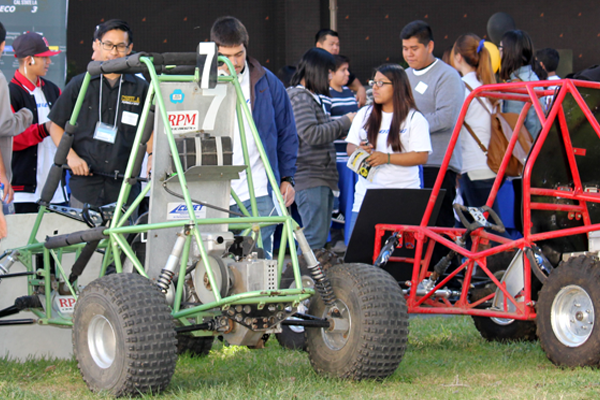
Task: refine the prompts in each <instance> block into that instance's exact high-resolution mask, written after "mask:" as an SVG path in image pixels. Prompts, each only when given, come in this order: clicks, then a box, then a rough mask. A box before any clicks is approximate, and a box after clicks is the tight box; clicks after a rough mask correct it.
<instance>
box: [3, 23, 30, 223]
mask: <svg viewBox="0 0 600 400" xmlns="http://www.w3.org/2000/svg"><path fill="white" fill-rule="evenodd" d="M5 45H6V29H5V28H4V25H2V23H1V22H0V55H2V53H4V46H5ZM32 121H33V114H32V113H31V111H30V110H28V109H26V108H23V109H21V110H19V111H18V112H16V113H14V114H13V112H12V110H11V108H10V94H9V92H8V82H7V81H6V77H5V76H4V74H3V73H2V72H1V71H0V152H1V154H2V160H3V161H4V162H3V163H0V182H2V183H4V197H3V198H2V199H1V200H2V201H3V202H5V203H10V202H12V199H13V190H12V186H11V185H10V181H11V180H12V168H11V163H12V147H13V136H16V135H17V134H19V133H21V132H23V131H24V130H25V129H26V128H27V127H29V125H31V122H32ZM12 212H14V211H12Z"/></svg>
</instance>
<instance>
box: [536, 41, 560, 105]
mask: <svg viewBox="0 0 600 400" xmlns="http://www.w3.org/2000/svg"><path fill="white" fill-rule="evenodd" d="M535 58H536V59H537V60H538V62H539V63H540V67H542V68H543V69H544V71H546V72H547V73H548V78H547V79H548V80H549V81H557V80H559V79H560V76H558V75H557V74H556V69H557V68H558V63H559V62H560V55H559V54H558V51H556V50H555V49H552V48H550V47H546V48H545V49H541V50H538V51H536V52H535ZM548 89H550V90H556V89H558V86H549V87H548ZM552 99H553V96H547V97H545V100H546V101H545V106H546V109H548V108H549V107H550V106H551V105H552Z"/></svg>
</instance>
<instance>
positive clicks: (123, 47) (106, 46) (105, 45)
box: [100, 42, 129, 53]
mask: <svg viewBox="0 0 600 400" xmlns="http://www.w3.org/2000/svg"><path fill="white" fill-rule="evenodd" d="M100 44H101V45H102V48H103V49H104V50H106V51H112V50H113V49H117V51H118V52H119V53H125V52H126V51H127V48H128V47H129V45H128V44H125V43H120V44H112V43H110V42H100Z"/></svg>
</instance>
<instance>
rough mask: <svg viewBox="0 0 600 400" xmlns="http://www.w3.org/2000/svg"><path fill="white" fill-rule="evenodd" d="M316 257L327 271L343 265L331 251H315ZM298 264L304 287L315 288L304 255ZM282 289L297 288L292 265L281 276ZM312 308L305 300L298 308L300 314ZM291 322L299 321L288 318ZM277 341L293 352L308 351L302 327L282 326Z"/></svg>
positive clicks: (307, 300)
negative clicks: (334, 266) (337, 265)
mask: <svg viewBox="0 0 600 400" xmlns="http://www.w3.org/2000/svg"><path fill="white" fill-rule="evenodd" d="M315 257H317V260H319V262H320V263H321V266H322V267H323V269H324V270H325V271H326V270H327V269H329V268H330V267H332V266H333V265H336V264H341V263H342V259H341V258H340V257H338V255H337V254H335V253H334V252H333V251H331V250H327V249H319V250H316V251H315ZM298 264H299V266H300V275H301V276H302V287H305V288H311V289H312V288H314V287H315V281H314V280H313V278H312V277H311V275H310V271H309V270H308V267H307V265H306V261H305V260H304V255H302V254H301V255H300V256H298ZM280 286H281V288H282V289H289V288H295V287H296V281H295V280H294V269H293V268H292V265H291V263H290V264H288V266H287V268H286V270H285V271H284V273H283V274H282V276H281V285H280ZM309 306H310V299H306V300H304V301H303V302H302V303H300V305H299V306H298V312H299V313H302V314H306V313H308V307H309ZM288 319H290V320H294V319H298V318H295V317H291V318H288ZM276 337H277V341H278V342H279V344H280V345H281V346H282V347H285V348H286V349H291V350H303V351H306V338H305V334H304V327H303V326H300V325H282V326H281V332H280V333H278V334H276Z"/></svg>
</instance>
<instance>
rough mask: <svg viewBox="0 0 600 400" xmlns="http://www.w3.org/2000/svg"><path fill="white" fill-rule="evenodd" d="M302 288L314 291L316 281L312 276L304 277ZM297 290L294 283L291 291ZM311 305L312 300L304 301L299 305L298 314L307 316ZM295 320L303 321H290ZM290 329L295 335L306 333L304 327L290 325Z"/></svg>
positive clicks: (291, 318)
mask: <svg viewBox="0 0 600 400" xmlns="http://www.w3.org/2000/svg"><path fill="white" fill-rule="evenodd" d="M302 287H304V288H310V289H312V288H314V287H315V281H314V280H313V279H312V278H311V277H310V276H307V275H302ZM295 288H296V282H295V281H294V282H292V284H291V285H290V289H295ZM309 304H310V299H306V300H304V301H302V302H301V303H300V304H299V305H298V312H299V313H302V314H306V313H307V312H308V305H309ZM294 319H296V320H299V321H302V319H301V318H296V317H290V318H288V320H294ZM288 327H289V328H290V330H291V331H292V332H294V333H304V327H303V326H302V325H288Z"/></svg>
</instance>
